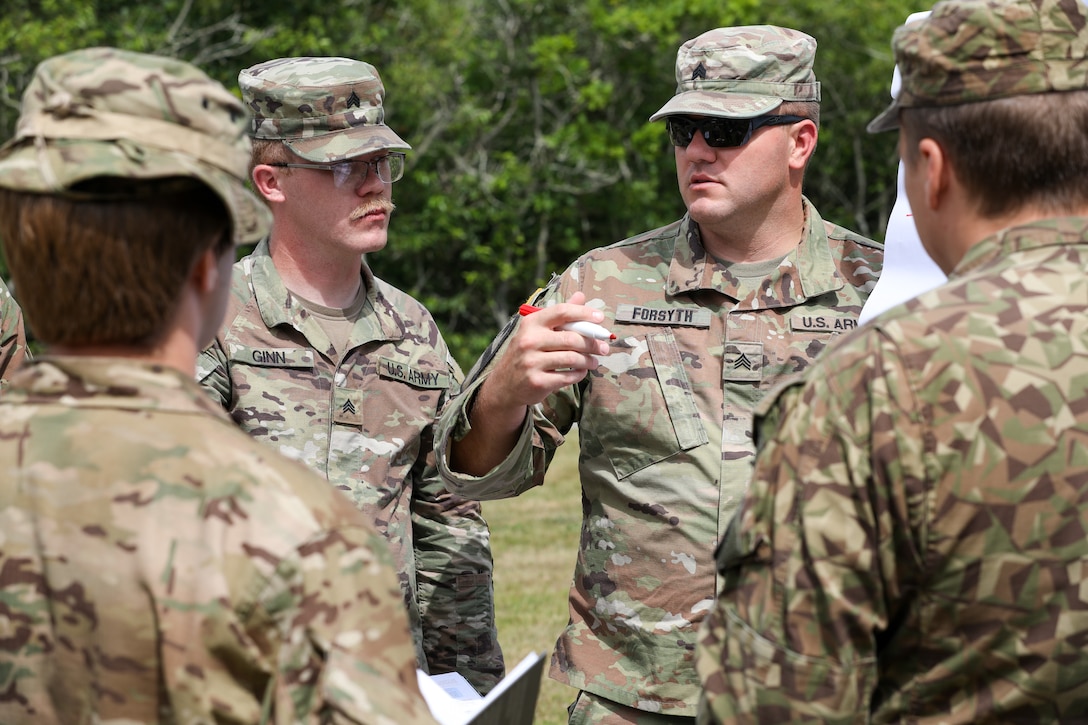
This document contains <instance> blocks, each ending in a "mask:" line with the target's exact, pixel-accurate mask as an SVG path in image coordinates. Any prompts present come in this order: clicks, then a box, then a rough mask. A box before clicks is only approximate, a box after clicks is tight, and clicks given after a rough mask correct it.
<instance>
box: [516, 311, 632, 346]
mask: <svg viewBox="0 0 1088 725" xmlns="http://www.w3.org/2000/svg"><path fill="white" fill-rule="evenodd" d="M539 311H540V308H539V307H534V306H533V305H522V306H521V307H519V308H518V314H519V315H521V316H522V317H524V316H525V315H531V314H533V313H534V312H539ZM559 329H560V330H570V331H571V332H577V333H578V334H579V335H581V336H582V337H588V338H589V339H591V340H604V341H605V342H612V341H613V340H615V339H616V336H615V335H613V334H612V333H611V332H609V331H608V330H606V329H604V328H603V327H601V326H600V325H598V324H596V323H594V322H586V321H585V320H578V321H577V322H568V323H567V324H565V325H561V326H560V327H559Z"/></svg>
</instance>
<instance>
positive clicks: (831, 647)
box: [697, 0, 1088, 723]
mask: <svg viewBox="0 0 1088 725" xmlns="http://www.w3.org/2000/svg"><path fill="white" fill-rule="evenodd" d="M895 45H896V51H897V61H898V62H899V65H900V68H902V69H903V71H904V74H903V83H904V86H903V89H904V92H903V93H901V94H900V97H899V99H898V100H897V102H896V104H893V106H892V108H891V109H889V110H891V111H893V112H891V113H885V114H883V115H882V116H880V117H878V118H877V119H876V120H875V121H874V123H873V124H871V125H870V129H876V130H882V129H883V128H894V127H895V126H896V125H897V123H898V122H897V117H898V115H897V111H898V107H899V106H898V105H897V104H900V103H903V99H904V98H906V99H907V101H906V103H907V104H909V105H911V106H935V105H955V104H958V103H968V102H973V101H981V100H987V99H988V98H991V97H992V98H998V97H1005V96H1013V95H1023V94H1030V93H1050V92H1053V91H1071V90H1075V91H1078V92H1080V93H1084V92H1086V90H1088V73H1086V71H1085V68H1084V60H1083V59H1084V55H1085V53H1084V51H1085V49H1086V48H1088V18H1086V9H1085V6H1084V5H1083V4H1081V3H1077V2H1073V3H1069V2H1060V1H1059V0H963V1H957V2H947V3H939V4H938V5H936V6H934V9H933V15H932V16H931V19H930V20H928V21H924V22H923V23H922V24H920V25H916V24H912V25H910V26H907V28H906V29H900V30H899V31H897V33H896V41H895ZM907 49H912V50H907ZM904 52H909V53H910V55H909V56H908V57H906V58H904ZM904 60H906V61H907V62H905V63H904V62H903V61H904ZM918 163H920V162H918ZM953 171H955V169H953ZM1015 171H1016V170H1015V169H1012V168H1010V173H1015ZM1078 198H1081V199H1083V194H1082V195H1080V196H1079V197H1078ZM971 201H972V202H973V201H975V200H971ZM1086 266H1088V217H1065V218H1053V219H1039V220H1035V221H1031V222H1023V223H1020V224H1018V225H1015V226H1012V227H1010V228H1007V229H1004V230H1002V231H1000V232H998V233H996V234H994V235H992V236H990V237H988V238H986V239H983V240H981V241H979V242H978V243H976V244H975V245H974V246H972V247H971V248H970V249H969V251H967V253H966V255H965V256H964V257H963V259H961V260H960V261H959V263H958V264H956V266H955V268H954V269H953V270H952V273H951V274H950V276H949V283H948V284H947V285H945V286H943V287H939V288H937V289H935V290H933V291H931V292H927V293H925V294H924V295H922V296H920V297H918V298H916V299H914V300H912V301H910V302H908V303H906V304H905V305H902V306H900V307H898V308H894V309H893V310H891V311H889V312H886V313H884V314H883V315H882V316H879V317H877V318H875V319H874V320H873V321H870V322H869V323H867V324H866V326H865V328H864V329H863V330H862V331H860V332H859V333H858V334H857V335H856V336H852V337H850V338H848V339H845V340H843V342H842V344H840V345H836V346H833V347H832V348H830V349H829V350H827V351H826V352H825V353H824V355H823V357H822V358H821V359H820V360H819V361H818V362H817V363H816V364H815V365H813V366H812V367H810V368H809V369H808V370H807V371H806V373H805V375H804V377H803V379H802V380H795V381H794V382H793V384H792V385H791V386H790V387H788V388H786V389H783V390H781V391H780V392H779V395H778V396H777V397H770V398H769V399H767V400H765V401H764V403H763V405H762V407H761V409H760V411H759V414H758V415H757V421H756V424H757V438H758V440H759V446H760V452H759V455H758V458H757V462H756V467H755V472H754V474H753V480H752V483H751V486H750V488H749V490H748V492H747V494H746V496H745V498H744V502H743V504H742V507H741V510H740V512H739V513H738V515H737V517H736V518H735V519H734V521H733V523H732V525H731V526H730V529H729V531H728V533H727V535H726V538H725V540H724V541H723V543H722V545H721V548H720V551H719V553H718V564H719V566H720V568H721V570H722V572H723V575H724V581H725V587H724V589H723V591H722V594H721V598H720V599H719V601H718V602H717V604H716V606H715V608H714V611H713V612H712V613H711V615H710V616H709V617H708V618H707V622H706V625H705V627H704V629H703V632H702V634H701V636H700V642H699V648H698V656H697V660H698V662H697V667H698V670H699V673H700V677H701V679H702V682H703V684H704V685H705V688H706V699H707V702H706V708H705V709H704V710H703V712H701V713H700V721H701V722H702V721H705V722H722V723H734V722H778V721H789V722H793V723H800V722H811V723H847V722H851V723H852V722H873V723H893V722H896V723H897V722H911V723H1010V722H1070V723H1072V722H1088V650H1086V649H1085V646H1084V643H1085V641H1086V640H1088V536H1086V535H1085V521H1088V503H1086V500H1088V499H1086V496H1085V481H1088V458H1086V457H1085V455H1084V452H1085V450H1086V447H1088V419H1086V417H1085V413H1084V411H1085V410H1086V409H1088V388H1086V387H1085V380H1086V378H1085V370H1088V348H1086V345H1085V341H1086V340H1088V278H1086V277H1085V273H1084V270H1085V269H1086Z"/></svg>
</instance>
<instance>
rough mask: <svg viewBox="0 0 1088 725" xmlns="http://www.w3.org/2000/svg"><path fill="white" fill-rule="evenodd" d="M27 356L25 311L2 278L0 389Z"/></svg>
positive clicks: (0, 303)
mask: <svg viewBox="0 0 1088 725" xmlns="http://www.w3.org/2000/svg"><path fill="white" fill-rule="evenodd" d="M25 357H26V330H24V329H23V311H22V310H21V309H19V304H18V303H17V302H16V301H15V298H14V297H12V296H11V292H10V291H9V290H8V288H7V285H5V284H4V281H3V280H0V389H2V388H3V384H4V381H5V380H7V378H8V376H10V375H11V374H12V373H14V372H15V370H16V369H17V368H18V367H19V366H20V365H22V364H23V359H24V358H25Z"/></svg>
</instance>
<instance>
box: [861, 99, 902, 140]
mask: <svg viewBox="0 0 1088 725" xmlns="http://www.w3.org/2000/svg"><path fill="white" fill-rule="evenodd" d="M899 108H900V106H899V101H898V100H895V101H892V103H891V105H890V106H888V107H887V108H885V109H884V111H883V112H882V113H881V114H880V115H879V116H877V117H876V118H874V119H873V120H872V121H869V125H868V126H866V127H865V130H866V131H868V132H869V133H881V132H883V131H894V130H895V129H897V128H899Z"/></svg>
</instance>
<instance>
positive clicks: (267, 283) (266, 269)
mask: <svg viewBox="0 0 1088 725" xmlns="http://www.w3.org/2000/svg"><path fill="white" fill-rule="evenodd" d="M239 265H241V272H242V276H244V277H245V279H246V280H247V283H248V284H249V286H250V291H251V293H252V295H253V299H254V300H255V302H256V304H257V308H258V309H259V310H260V313H261V320H262V321H263V322H264V324H265V326H266V327H268V328H269V329H273V328H275V327H276V326H277V325H288V326H290V327H293V328H294V329H295V330H297V331H298V332H299V333H300V334H302V335H303V336H304V337H305V338H306V341H307V342H308V343H309V345H310V347H312V348H313V349H314V350H317V351H321V352H323V354H325V356H326V357H330V358H333V357H334V355H333V345H332V342H331V341H330V340H329V339H328V336H327V335H326V334H325V331H324V330H323V329H322V328H321V325H319V324H318V323H317V321H316V320H314V319H313V317H312V316H311V315H310V314H309V313H308V312H307V311H306V308H305V306H303V304H302V303H301V302H300V301H299V299H298V298H297V297H296V296H295V295H293V294H291V292H290V290H288V289H287V287H286V286H285V285H284V283H283V278H282V277H281V276H280V273H279V271H278V270H277V269H276V265H275V264H273V263H272V255H271V254H270V252H269V249H268V239H267V238H266V239H262V240H261V241H260V242H259V243H258V244H257V247H256V248H255V249H254V250H253V252H252V253H251V254H250V255H249V256H247V257H245V258H244V259H242V261H241V262H239ZM359 269H360V273H361V274H362V277H363V284H365V285H366V298H367V299H366V303H365V304H364V305H363V313H362V314H360V315H359V318H358V319H357V320H356V321H355V324H354V326H353V327H352V331H351V337H350V339H349V341H348V347H349V349H351V348H354V347H357V346H358V345H362V344H364V343H366V342H370V341H372V340H399V339H401V338H402V337H403V330H402V326H401V325H398V324H396V322H395V321H394V320H393V319H391V318H390V317H389V316H388V315H385V314H371V313H370V312H368V311H371V312H372V311H375V310H390V309H392V305H390V304H389V303H388V301H387V300H386V299H385V297H384V295H383V294H382V290H381V285H380V284H379V282H378V279H377V278H376V277H375V276H374V273H373V272H371V271H370V267H368V266H367V264H366V263H365V262H364V261H362V260H360V262H359ZM345 352H346V351H345Z"/></svg>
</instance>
